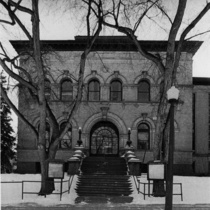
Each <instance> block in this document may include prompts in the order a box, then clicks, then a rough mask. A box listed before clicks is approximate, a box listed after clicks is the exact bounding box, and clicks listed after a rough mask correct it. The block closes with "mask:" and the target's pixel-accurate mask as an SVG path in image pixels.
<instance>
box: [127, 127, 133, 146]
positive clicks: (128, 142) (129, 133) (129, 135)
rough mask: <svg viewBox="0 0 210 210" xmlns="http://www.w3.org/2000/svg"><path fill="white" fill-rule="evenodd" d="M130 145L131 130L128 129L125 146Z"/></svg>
mask: <svg viewBox="0 0 210 210" xmlns="http://www.w3.org/2000/svg"><path fill="white" fill-rule="evenodd" d="M131 144H132V141H131V129H130V128H128V141H127V145H128V146H129V147H130V146H131Z"/></svg>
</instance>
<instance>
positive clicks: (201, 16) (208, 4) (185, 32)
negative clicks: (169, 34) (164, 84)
mask: <svg viewBox="0 0 210 210" xmlns="http://www.w3.org/2000/svg"><path fill="white" fill-rule="evenodd" d="M209 9H210V3H207V4H206V6H205V7H204V8H203V10H202V11H201V12H200V13H199V15H198V16H197V17H196V18H195V19H194V20H193V21H192V22H191V23H190V24H189V25H188V26H187V27H186V28H185V30H184V31H183V32H182V34H181V37H180V40H179V44H178V47H177V50H176V56H175V61H174V67H173V75H172V78H173V80H175V78H176V73H177V69H178V66H179V60H180V56H181V50H182V45H183V43H184V42H185V37H186V36H187V34H188V33H189V32H190V31H191V30H192V29H193V28H194V27H195V26H196V24H197V23H198V22H199V21H200V20H201V19H202V18H203V16H204V15H205V14H206V13H207V12H208V11H209ZM208 31H209V30H208Z"/></svg>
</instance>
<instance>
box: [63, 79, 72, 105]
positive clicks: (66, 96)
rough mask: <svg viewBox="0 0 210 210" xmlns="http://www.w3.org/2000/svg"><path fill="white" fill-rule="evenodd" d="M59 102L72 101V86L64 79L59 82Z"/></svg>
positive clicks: (69, 81) (70, 82)
mask: <svg viewBox="0 0 210 210" xmlns="http://www.w3.org/2000/svg"><path fill="white" fill-rule="evenodd" d="M61 100H62V101H72V100H73V86H72V81H71V80H70V79H64V80H62V81H61Z"/></svg>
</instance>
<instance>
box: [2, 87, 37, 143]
mask: <svg viewBox="0 0 210 210" xmlns="http://www.w3.org/2000/svg"><path fill="white" fill-rule="evenodd" d="M0 90H1V95H2V97H3V98H4V100H5V102H6V103H7V104H8V105H9V106H10V108H11V109H12V110H13V111H14V112H15V114H16V115H17V116H18V118H19V119H20V120H22V122H24V123H25V124H26V125H27V126H29V128H30V129H31V130H32V132H33V133H34V135H35V136H36V138H37V139H38V133H37V131H36V129H35V127H34V126H33V125H32V124H31V123H30V122H29V121H28V120H27V119H26V118H25V117H24V116H23V115H22V114H21V113H20V111H19V110H18V109H17V108H16V107H15V105H14V104H13V103H12V102H11V100H10V99H9V97H8V96H7V93H6V92H5V90H4V88H3V87H2V84H1V89H0Z"/></svg>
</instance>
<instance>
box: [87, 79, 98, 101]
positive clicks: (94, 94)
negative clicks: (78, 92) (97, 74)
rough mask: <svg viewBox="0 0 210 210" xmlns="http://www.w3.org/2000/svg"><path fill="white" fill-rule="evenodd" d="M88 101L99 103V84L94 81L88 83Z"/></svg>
mask: <svg viewBox="0 0 210 210" xmlns="http://www.w3.org/2000/svg"><path fill="white" fill-rule="evenodd" d="M88 101H100V83H99V81H98V80H96V79H93V80H91V81H90V82H89V83H88Z"/></svg>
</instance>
